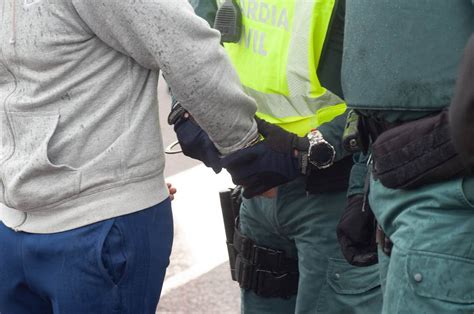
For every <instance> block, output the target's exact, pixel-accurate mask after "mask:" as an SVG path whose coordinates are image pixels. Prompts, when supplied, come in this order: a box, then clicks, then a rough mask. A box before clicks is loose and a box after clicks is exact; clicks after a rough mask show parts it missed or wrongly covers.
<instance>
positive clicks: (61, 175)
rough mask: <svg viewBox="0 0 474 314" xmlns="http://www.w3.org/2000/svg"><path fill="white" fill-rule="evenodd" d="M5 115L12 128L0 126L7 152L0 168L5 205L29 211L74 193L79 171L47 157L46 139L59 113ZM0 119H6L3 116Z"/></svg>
mask: <svg viewBox="0 0 474 314" xmlns="http://www.w3.org/2000/svg"><path fill="white" fill-rule="evenodd" d="M8 116H9V118H10V119H9V121H10V122H9V123H8V125H10V126H11V130H12V132H8V130H6V127H5V126H2V132H5V131H6V132H7V135H6V137H8V138H6V139H5V143H6V144H4V145H2V149H6V151H10V152H11V156H9V157H8V156H7V158H8V159H7V160H6V161H5V162H4V163H3V165H2V166H1V168H0V171H1V173H0V174H1V177H2V180H3V184H4V189H5V202H6V205H7V206H9V207H12V208H15V209H18V210H21V211H32V210H34V209H36V208H39V207H43V206H47V205H52V204H54V203H57V202H60V201H62V200H64V199H67V198H69V197H72V196H74V195H76V194H78V192H79V182H80V174H79V172H78V171H77V170H76V169H73V168H71V167H68V166H67V165H54V164H52V163H51V161H50V160H49V158H48V143H49V141H50V139H51V137H52V136H53V134H54V132H55V130H56V127H57V125H58V121H59V115H58V114H54V113H29V112H26V113H25V112H10V113H8ZM2 121H4V122H7V121H6V119H5V118H4V117H2ZM4 146H5V147H4Z"/></svg>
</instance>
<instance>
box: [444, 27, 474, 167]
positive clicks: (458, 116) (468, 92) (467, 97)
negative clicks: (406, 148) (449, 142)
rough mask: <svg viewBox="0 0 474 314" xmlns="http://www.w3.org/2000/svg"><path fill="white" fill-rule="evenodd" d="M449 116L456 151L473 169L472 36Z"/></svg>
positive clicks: (473, 80) (473, 74)
mask: <svg viewBox="0 0 474 314" xmlns="http://www.w3.org/2000/svg"><path fill="white" fill-rule="evenodd" d="M449 114H450V126H451V132H452V137H453V142H454V145H455V147H456V150H457V151H458V152H459V154H460V155H461V156H462V157H463V158H464V159H465V160H466V161H467V164H468V165H470V166H471V167H473V168H474V35H472V36H471V39H470V40H469V43H468V44H467V47H466V50H465V52H464V58H463V60H462V62H461V66H460V71H459V77H458V81H457V83H456V90H455V94H454V98H453V101H452V102H451V106H450V108H449Z"/></svg>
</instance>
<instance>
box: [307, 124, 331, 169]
mask: <svg viewBox="0 0 474 314" xmlns="http://www.w3.org/2000/svg"><path fill="white" fill-rule="evenodd" d="M307 137H308V140H309V149H308V161H309V162H310V163H311V164H312V165H314V166H315V167H316V168H318V169H325V168H328V167H330V166H331V165H332V164H333V163H334V158H335V157H336V150H335V149H334V146H332V145H331V144H329V143H328V141H326V140H325V139H324V138H323V135H322V134H321V132H319V131H318V130H317V129H313V130H311V131H310V132H309V133H308V135H307Z"/></svg>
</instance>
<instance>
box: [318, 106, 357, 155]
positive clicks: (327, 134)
mask: <svg viewBox="0 0 474 314" xmlns="http://www.w3.org/2000/svg"><path fill="white" fill-rule="evenodd" d="M347 113H348V111H347V110H346V112H345V113H344V114H342V115H340V116H337V117H336V118H334V119H333V120H332V121H330V122H327V123H324V124H323V125H321V126H320V127H319V128H318V130H319V131H320V132H321V134H322V135H323V137H324V139H325V140H326V141H328V142H329V143H330V144H331V145H332V146H334V149H335V150H336V157H335V159H334V160H335V161H338V160H341V159H343V158H344V157H347V156H348V155H350V154H349V153H348V152H347V151H346V150H345V149H344V147H343V145H342V134H343V133H344V127H345V125H346V119H347Z"/></svg>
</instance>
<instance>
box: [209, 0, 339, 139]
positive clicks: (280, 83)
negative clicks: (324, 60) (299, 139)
mask: <svg viewBox="0 0 474 314" xmlns="http://www.w3.org/2000/svg"><path fill="white" fill-rule="evenodd" d="M224 1H225V0H217V3H218V5H222V3H223V2H224ZM335 1H336V0H236V3H237V4H238V5H239V6H240V9H241V11H242V36H241V39H240V41H239V42H238V43H235V44H233V43H226V44H225V48H226V50H227V53H228V55H229V57H230V59H231V60H232V63H233V65H234V67H235V68H236V70H237V72H238V74H239V77H240V80H241V82H242V84H243V85H244V89H245V91H246V92H247V93H248V94H249V95H250V96H251V97H253V98H254V99H255V100H256V102H257V106H258V112H257V115H258V116H259V117H261V118H262V119H264V120H266V121H268V122H270V123H274V124H277V125H280V126H281V127H283V128H284V129H286V130H288V131H291V132H293V133H296V134H298V135H300V136H302V135H304V134H306V133H308V132H309V131H310V130H311V129H313V128H315V127H318V126H319V125H321V124H323V123H326V122H329V121H331V120H332V119H334V118H335V117H337V116H338V115H341V114H343V113H344V112H345V110H346V105H345V103H344V101H343V100H342V99H341V98H339V97H338V96H336V95H335V94H333V93H331V92H330V91H328V90H327V89H325V88H324V87H323V86H321V84H320V82H319V79H318V76H317V67H318V64H319V61H320V58H321V54H322V50H323V46H324V42H325V40H326V37H327V36H328V29H329V24H330V21H331V18H332V16H333V11H334V10H335Z"/></svg>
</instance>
